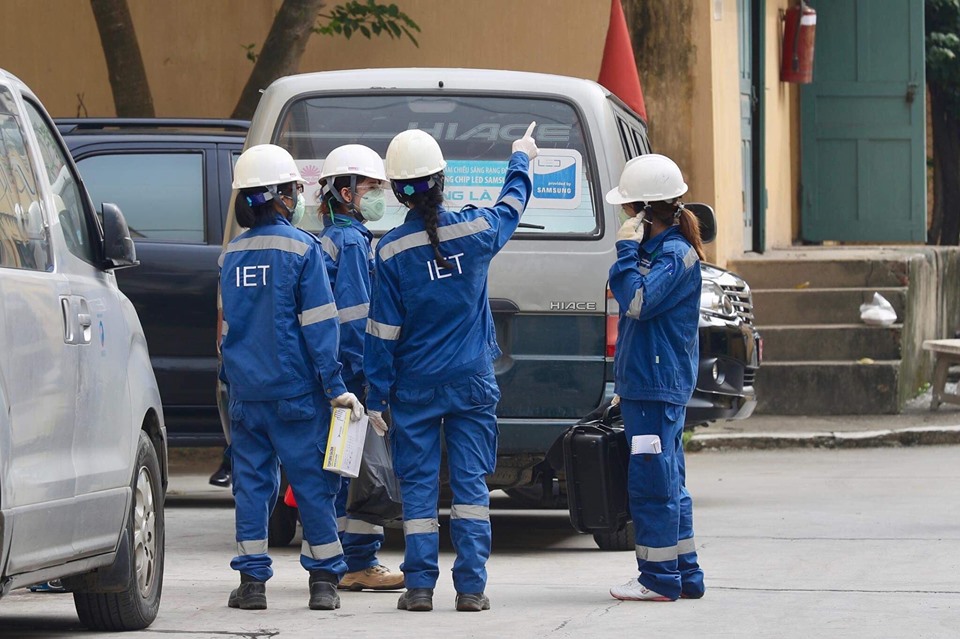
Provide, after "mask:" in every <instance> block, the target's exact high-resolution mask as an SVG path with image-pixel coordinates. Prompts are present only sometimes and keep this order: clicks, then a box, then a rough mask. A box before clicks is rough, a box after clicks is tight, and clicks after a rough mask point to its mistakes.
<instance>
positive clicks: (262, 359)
mask: <svg viewBox="0 0 960 639" xmlns="http://www.w3.org/2000/svg"><path fill="white" fill-rule="evenodd" d="M234 176H235V177H234V182H233V188H234V189H239V192H238V193H237V196H236V203H235V213H236V218H237V223H238V224H239V225H240V226H242V227H244V228H247V229H249V230H247V231H246V232H244V233H242V234H240V235H239V236H237V238H236V239H234V240H233V241H232V242H230V243H229V244H228V245H227V246H226V248H225V249H224V252H223V255H221V257H220V269H221V271H220V290H221V296H222V301H223V328H222V335H223V342H222V344H221V352H222V355H223V366H222V373H221V375H222V377H223V381H224V382H225V383H227V384H228V386H229V394H230V400H229V410H230V433H231V444H230V451H231V457H232V465H233V494H234V497H235V501H236V528H237V556H236V557H234V558H233V561H231V562H230V566H231V567H232V568H233V569H234V570H237V571H239V572H240V587H239V588H237V589H235V590H234V591H233V592H232V593H231V594H230V598H229V600H228V602H227V603H228V605H229V606H230V607H231V608H241V609H245V610H262V609H264V608H266V607H267V597H266V581H267V580H268V579H269V578H270V577H272V576H273V569H272V568H271V560H270V556H269V555H268V554H267V525H268V518H269V516H270V511H271V510H272V508H273V506H274V504H275V503H276V501H277V494H278V491H279V483H280V476H279V465H278V461H279V462H282V463H283V466H284V468H285V469H286V473H287V477H288V479H289V480H290V483H291V485H293V487H294V489H295V490H296V492H297V497H298V498H299V502H300V519H301V522H302V523H303V545H302V547H301V551H300V564H301V565H302V566H303V567H304V568H305V569H306V570H308V571H309V573H310V577H309V581H308V583H309V587H310V600H309V606H310V608H311V609H314V610H333V609H336V608H339V607H340V596H339V595H338V594H337V582H338V581H339V580H340V577H341V576H342V575H343V574H344V572H346V568H347V566H346V563H345V562H344V560H343V550H342V548H341V546H340V540H339V538H338V536H337V521H336V515H335V511H334V497H335V496H336V494H337V491H338V490H339V488H340V476H339V475H337V474H335V473H331V472H328V471H325V470H323V453H324V449H325V448H326V442H327V433H328V430H329V425H330V415H331V405H333V406H343V407H347V408H350V409H351V410H352V411H353V415H354V417H355V418H357V419H359V417H360V416H362V415H363V406H362V405H361V404H360V401H359V400H358V399H357V397H356V396H355V395H354V394H353V393H350V392H348V391H347V388H346V386H345V385H344V383H343V379H342V377H341V374H340V368H341V367H340V362H338V361H337V344H338V341H339V325H338V320H337V307H336V304H335V303H334V301H333V293H332V292H331V290H330V283H329V281H328V280H327V274H326V270H325V269H324V264H323V252H322V251H321V248H320V243H319V242H318V241H317V239H316V238H315V237H314V236H313V235H310V234H309V233H307V232H305V231H301V230H300V229H298V228H296V224H297V222H299V220H300V218H302V217H303V210H304V200H303V196H302V195H301V193H300V192H301V190H302V189H303V185H302V182H303V178H301V176H300V172H299V170H298V169H297V165H296V163H295V162H294V161H293V158H292V157H291V156H290V154H289V153H288V152H287V151H286V150H285V149H283V148H281V147H278V146H274V145H272V144H262V145H258V146H253V147H250V148H249V149H247V150H246V151H244V152H243V154H242V155H241V156H240V158H239V159H238V160H237V164H236V168H235V170H234ZM278 458H279V459H278Z"/></svg>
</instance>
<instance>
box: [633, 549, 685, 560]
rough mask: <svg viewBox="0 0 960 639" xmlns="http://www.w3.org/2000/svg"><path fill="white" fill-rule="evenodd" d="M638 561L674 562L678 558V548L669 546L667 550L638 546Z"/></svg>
mask: <svg viewBox="0 0 960 639" xmlns="http://www.w3.org/2000/svg"><path fill="white" fill-rule="evenodd" d="M636 548H637V559H640V560H642V561H673V560H674V559H676V558H677V547H676V546H667V547H666V548H651V547H650V546H637V547H636Z"/></svg>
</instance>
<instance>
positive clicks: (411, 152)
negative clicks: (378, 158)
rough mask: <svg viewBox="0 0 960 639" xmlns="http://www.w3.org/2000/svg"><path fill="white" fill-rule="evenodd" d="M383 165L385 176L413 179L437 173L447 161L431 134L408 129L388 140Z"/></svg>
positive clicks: (393, 178) (394, 178)
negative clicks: (388, 143)
mask: <svg viewBox="0 0 960 639" xmlns="http://www.w3.org/2000/svg"><path fill="white" fill-rule="evenodd" d="M385 165H386V170H387V178H389V179H391V180H413V179H416V178H422V177H427V176H428V175H433V174H434V173H439V172H440V171H442V170H443V169H444V167H446V166H447V163H446V161H444V159H443V153H442V152H441V151H440V145H439V144H437V141H436V140H434V139H433V136H432V135H430V134H429V133H427V132H425V131H421V130H420V129H410V130H408V131H404V132H403V133H400V134H399V135H397V136H396V137H395V138H393V140H391V141H390V146H388V147H387V161H386V163H385Z"/></svg>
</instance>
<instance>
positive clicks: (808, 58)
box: [780, 0, 817, 84]
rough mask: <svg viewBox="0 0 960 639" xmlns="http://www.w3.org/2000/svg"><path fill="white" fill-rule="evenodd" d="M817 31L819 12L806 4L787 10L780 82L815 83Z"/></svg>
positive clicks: (799, 4)
mask: <svg viewBox="0 0 960 639" xmlns="http://www.w3.org/2000/svg"><path fill="white" fill-rule="evenodd" d="M816 30H817V12H816V11H814V10H813V9H812V8H810V6H809V5H807V3H806V2H804V1H803V0H800V2H799V3H798V4H797V5H795V6H793V7H790V8H789V9H787V11H786V18H785V25H784V29H783V55H782V56H781V59H780V80H781V81H783V82H797V83H800V84H809V83H810V82H813V41H814V35H815V34H816Z"/></svg>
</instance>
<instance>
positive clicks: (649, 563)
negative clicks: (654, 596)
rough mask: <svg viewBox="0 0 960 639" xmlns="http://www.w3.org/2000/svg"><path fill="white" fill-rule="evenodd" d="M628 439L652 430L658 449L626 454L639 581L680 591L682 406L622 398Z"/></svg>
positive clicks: (666, 592) (669, 592)
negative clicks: (678, 549) (677, 449)
mask: <svg viewBox="0 0 960 639" xmlns="http://www.w3.org/2000/svg"><path fill="white" fill-rule="evenodd" d="M621 407H622V413H623V421H624V430H625V431H626V436H627V441H628V442H630V441H632V438H633V437H635V436H636V435H657V436H658V437H659V438H660V445H661V449H662V452H661V453H649V454H643V453H640V454H636V455H630V462H629V466H628V469H627V488H628V492H629V498H630V515H631V517H632V518H633V525H634V529H635V532H636V536H635V543H636V555H637V567H638V568H639V569H640V583H641V584H643V585H644V586H646V587H647V588H649V589H651V590H654V591H656V592H658V593H660V594H662V595H663V596H665V597H670V598H671V599H676V598H678V597H679V596H680V590H681V581H680V572H679V570H678V567H677V542H678V541H679V529H680V474H679V468H678V457H677V451H676V448H677V443H678V442H680V441H681V436H680V435H679V434H680V433H682V430H683V407H682V406H681V407H676V406H674V405H671V404H666V403H664V402H652V401H638V400H621Z"/></svg>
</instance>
